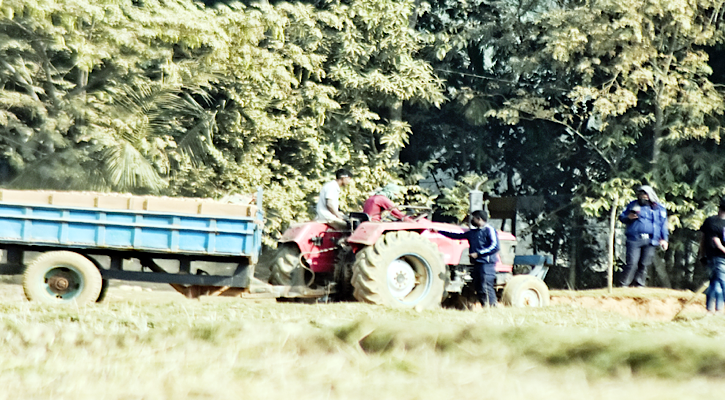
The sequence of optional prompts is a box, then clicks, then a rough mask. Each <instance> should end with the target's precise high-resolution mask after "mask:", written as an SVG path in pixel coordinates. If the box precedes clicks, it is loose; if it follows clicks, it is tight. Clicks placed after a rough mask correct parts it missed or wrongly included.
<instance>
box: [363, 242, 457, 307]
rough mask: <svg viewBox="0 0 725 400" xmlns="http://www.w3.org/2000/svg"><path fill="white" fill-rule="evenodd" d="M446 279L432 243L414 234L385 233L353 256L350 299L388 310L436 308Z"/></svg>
mask: <svg viewBox="0 0 725 400" xmlns="http://www.w3.org/2000/svg"><path fill="white" fill-rule="evenodd" d="M446 278H447V277H446V276H445V265H444V263H443V257H442V255H441V253H440V252H439V251H438V247H437V246H436V244H435V243H433V242H431V241H430V240H428V239H426V238H424V237H422V236H420V235H419V234H418V233H415V232H407V231H395V232H388V233H386V234H385V235H383V236H381V237H380V238H379V239H378V240H377V242H375V244H374V245H372V246H368V247H366V248H364V249H363V250H361V251H359V252H358V253H357V254H356V257H355V264H354V266H353V278H352V285H353V287H354V288H355V291H354V293H353V295H354V296H355V299H357V300H358V301H362V302H366V303H372V304H381V305H385V306H389V307H396V308H417V309H429V308H437V307H440V305H441V301H442V300H443V293H444V291H445V282H446Z"/></svg>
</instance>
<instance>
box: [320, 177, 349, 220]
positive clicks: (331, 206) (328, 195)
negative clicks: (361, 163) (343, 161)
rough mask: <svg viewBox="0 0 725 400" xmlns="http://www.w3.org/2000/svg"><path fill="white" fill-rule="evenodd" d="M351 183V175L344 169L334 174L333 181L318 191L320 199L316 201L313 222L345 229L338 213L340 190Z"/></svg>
mask: <svg viewBox="0 0 725 400" xmlns="http://www.w3.org/2000/svg"><path fill="white" fill-rule="evenodd" d="M350 182H352V174H351V173H350V171H348V170H346V169H338V170H337V172H335V180H334V181H330V182H327V183H326V184H324V185H323V186H322V189H320V198H319V199H318V200H317V206H316V207H315V211H316V212H317V216H315V221H318V222H324V223H326V224H328V225H330V226H331V227H333V228H335V229H345V228H346V227H347V222H345V220H344V218H345V217H344V215H343V214H342V213H341V212H340V191H341V188H343V187H345V186H347V185H349V184H350Z"/></svg>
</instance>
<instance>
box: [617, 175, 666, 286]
mask: <svg viewBox="0 0 725 400" xmlns="http://www.w3.org/2000/svg"><path fill="white" fill-rule="evenodd" d="M619 220H620V221H621V222H622V223H624V225H626V227H627V228H626V231H625V235H626V237H627V256H626V257H627V260H626V265H625V266H624V268H623V269H622V273H621V274H620V276H619V285H620V286H622V287H628V286H630V285H632V286H635V287H643V286H646V281H647V268H648V267H649V266H650V265H651V264H652V260H653V259H654V256H655V250H656V248H657V246H659V247H660V248H661V249H662V250H667V247H668V242H667V240H668V238H669V232H668V230H667V209H665V207H664V206H663V205H662V204H661V203H660V200H659V198H657V194H656V193H655V191H654V189H652V187H651V186H648V185H643V186H640V187H639V188H637V200H634V201H632V202H630V203H629V204H628V205H627V207H626V208H625V209H624V211H623V212H622V214H620V215H619Z"/></svg>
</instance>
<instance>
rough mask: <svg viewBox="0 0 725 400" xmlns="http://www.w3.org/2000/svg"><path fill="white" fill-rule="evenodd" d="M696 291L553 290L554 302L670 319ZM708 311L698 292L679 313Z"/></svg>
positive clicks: (650, 317)
mask: <svg viewBox="0 0 725 400" xmlns="http://www.w3.org/2000/svg"><path fill="white" fill-rule="evenodd" d="M693 296H695V293H693V292H691V291H682V290H671V289H659V288H644V289H619V288H617V289H614V290H613V293H612V294H609V293H607V291H606V290H603V289H598V290H590V291H577V292H569V291H553V292H552V296H551V304H552V305H565V304H566V305H571V306H573V307H583V308H593V309H598V310H603V311H609V312H616V313H618V314H622V315H624V316H627V317H633V318H647V319H656V320H669V319H672V317H674V316H675V314H677V313H678V312H679V311H680V309H681V308H682V306H683V305H685V303H687V301H688V300H690V299H691V298H692V297H693ZM697 314H705V295H702V294H699V295H697V296H696V297H695V299H694V301H692V303H691V304H689V305H687V307H686V308H685V309H684V310H683V311H682V313H681V314H680V315H697Z"/></svg>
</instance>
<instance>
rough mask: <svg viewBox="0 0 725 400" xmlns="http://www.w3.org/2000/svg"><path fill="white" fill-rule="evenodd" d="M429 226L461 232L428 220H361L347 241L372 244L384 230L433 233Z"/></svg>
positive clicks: (366, 244)
mask: <svg viewBox="0 0 725 400" xmlns="http://www.w3.org/2000/svg"><path fill="white" fill-rule="evenodd" d="M431 228H436V229H439V230H442V231H451V232H459V231H461V232H462V230H461V229H460V228H459V227H456V226H451V225H449V224H443V223H438V222H432V221H429V220H423V221H417V222H416V221H413V222H406V221H400V222H363V223H361V224H360V226H359V227H358V228H357V229H355V232H354V233H353V234H352V236H350V238H349V239H348V240H347V241H348V242H350V243H356V244H360V245H363V246H372V245H374V244H375V242H377V241H378V239H380V237H381V236H383V234H385V232H392V231H411V232H419V233H421V234H423V233H424V232H426V231H428V233H429V234H431V235H435V234H433V233H432V232H430V231H429V230H430V229H431ZM423 236H426V235H423Z"/></svg>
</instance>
